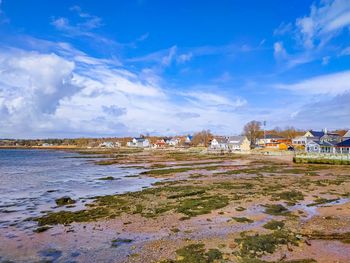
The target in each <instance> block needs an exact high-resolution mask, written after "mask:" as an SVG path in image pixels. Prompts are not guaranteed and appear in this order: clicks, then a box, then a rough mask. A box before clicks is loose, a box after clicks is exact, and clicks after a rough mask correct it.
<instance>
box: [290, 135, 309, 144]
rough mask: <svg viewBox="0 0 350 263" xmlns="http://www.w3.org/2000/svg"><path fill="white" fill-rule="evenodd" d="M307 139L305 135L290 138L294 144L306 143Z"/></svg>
mask: <svg viewBox="0 0 350 263" xmlns="http://www.w3.org/2000/svg"><path fill="white" fill-rule="evenodd" d="M308 141H309V139H308V137H305V136H297V137H295V138H294V139H292V144H294V145H304V146H305V145H306V144H307V142H308Z"/></svg>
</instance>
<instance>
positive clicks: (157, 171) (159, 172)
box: [141, 167, 197, 176]
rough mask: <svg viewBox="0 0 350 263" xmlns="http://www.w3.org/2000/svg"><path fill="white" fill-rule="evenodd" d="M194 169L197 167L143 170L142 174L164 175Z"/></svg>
mask: <svg viewBox="0 0 350 263" xmlns="http://www.w3.org/2000/svg"><path fill="white" fill-rule="evenodd" d="M194 169H197V168H192V167H183V168H172V169H154V170H150V171H146V172H142V173H141V174H144V175H152V176H162V175H168V174H174V173H184V172H188V171H191V170H194Z"/></svg>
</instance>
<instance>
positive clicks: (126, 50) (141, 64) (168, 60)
mask: <svg viewBox="0 0 350 263" xmlns="http://www.w3.org/2000/svg"><path fill="white" fill-rule="evenodd" d="M250 120H260V121H263V120H266V121H267V124H268V128H273V127H275V126H280V127H284V126H287V125H288V126H294V127H296V128H303V129H310V128H313V129H321V128H324V127H327V128H328V129H335V128H350V0H321V1H306V0H296V1H277V0H276V1H272V0H271V1H258V0H256V1H201V2H199V1H160V0H159V1H152V0H135V1H108V2H105V3H103V4H101V1H96V0H85V1H44V0H40V1H39V0H33V1H23V0H22V1H20V0H0V125H1V130H0V137H17V138H18V137H21V138H36V137H79V136H124V135H137V134H139V133H149V134H153V135H160V134H162V135H174V134H186V133H192V132H195V131H199V130H201V129H210V130H212V131H213V132H214V133H216V134H238V133H240V132H241V131H242V127H243V125H244V124H245V123H246V122H248V121H250Z"/></svg>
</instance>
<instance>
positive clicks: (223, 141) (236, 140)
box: [208, 136, 250, 152]
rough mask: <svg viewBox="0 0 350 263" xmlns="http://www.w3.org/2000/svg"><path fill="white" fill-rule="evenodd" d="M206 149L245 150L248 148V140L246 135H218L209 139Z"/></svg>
mask: <svg viewBox="0 0 350 263" xmlns="http://www.w3.org/2000/svg"><path fill="white" fill-rule="evenodd" d="M208 150H210V151H225V152H247V151H249V150H250V141H249V140H248V138H247V137H246V136H218V137H214V138H213V139H212V140H211V142H210V145H209V147H208Z"/></svg>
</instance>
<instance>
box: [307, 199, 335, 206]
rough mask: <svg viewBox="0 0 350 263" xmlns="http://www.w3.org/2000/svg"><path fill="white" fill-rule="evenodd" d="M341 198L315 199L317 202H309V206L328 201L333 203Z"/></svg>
mask: <svg viewBox="0 0 350 263" xmlns="http://www.w3.org/2000/svg"><path fill="white" fill-rule="evenodd" d="M338 200H339V198H335V199H326V198H318V199H316V200H315V202H313V203H311V204H308V205H307V206H309V207H310V206H316V205H323V204H327V203H332V202H336V201H338Z"/></svg>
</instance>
